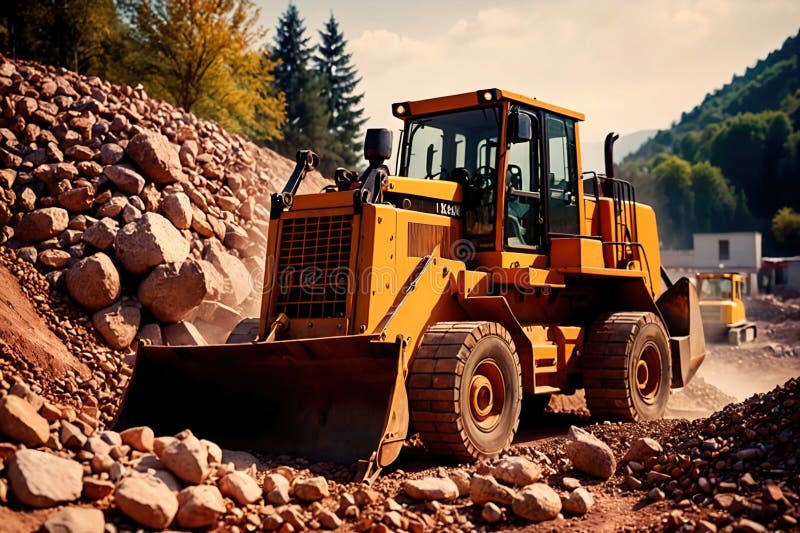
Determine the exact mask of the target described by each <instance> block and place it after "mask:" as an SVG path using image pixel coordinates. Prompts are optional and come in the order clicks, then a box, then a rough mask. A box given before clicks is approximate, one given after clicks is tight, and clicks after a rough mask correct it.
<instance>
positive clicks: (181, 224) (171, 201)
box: [161, 192, 192, 229]
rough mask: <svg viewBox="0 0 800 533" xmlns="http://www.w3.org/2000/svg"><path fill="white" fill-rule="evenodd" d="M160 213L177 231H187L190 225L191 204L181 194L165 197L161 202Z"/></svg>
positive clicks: (186, 197)
mask: <svg viewBox="0 0 800 533" xmlns="http://www.w3.org/2000/svg"><path fill="white" fill-rule="evenodd" d="M161 212H162V213H164V215H165V216H166V217H167V218H168V219H169V220H170V222H172V224H173V225H174V226H175V227H176V228H178V229H187V228H189V227H190V226H191V225H192V202H191V200H189V197H188V196H186V194H184V193H182V192H174V193H170V194H168V195H166V196H165V197H164V200H163V201H162V202H161Z"/></svg>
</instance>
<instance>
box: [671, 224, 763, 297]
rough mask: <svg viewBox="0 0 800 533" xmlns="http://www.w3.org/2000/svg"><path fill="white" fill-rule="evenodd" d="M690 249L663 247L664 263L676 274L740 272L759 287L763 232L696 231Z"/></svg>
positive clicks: (672, 273) (752, 285)
mask: <svg viewBox="0 0 800 533" xmlns="http://www.w3.org/2000/svg"><path fill="white" fill-rule="evenodd" d="M693 241H694V242H693V247H692V249H690V250H661V264H662V265H663V266H664V268H665V269H666V270H667V272H669V273H670V274H671V275H673V276H674V277H678V276H681V275H683V276H685V275H690V276H693V275H694V274H695V273H696V272H715V271H717V272H739V273H741V274H744V275H746V276H747V277H748V278H749V284H748V285H749V286H750V287H757V275H758V270H759V269H760V268H761V233H759V232H758V231H741V232H732V233H695V234H694V235H693Z"/></svg>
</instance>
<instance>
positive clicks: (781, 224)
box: [772, 207, 800, 253]
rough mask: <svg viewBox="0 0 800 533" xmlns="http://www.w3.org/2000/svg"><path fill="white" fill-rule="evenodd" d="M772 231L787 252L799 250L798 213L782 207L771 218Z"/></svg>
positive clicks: (799, 228) (799, 218) (799, 217)
mask: <svg viewBox="0 0 800 533" xmlns="http://www.w3.org/2000/svg"><path fill="white" fill-rule="evenodd" d="M772 233H773V235H775V239H776V240H777V241H778V242H779V243H781V244H783V245H784V246H785V247H786V250H787V251H788V252H789V253H796V252H800V213H798V212H797V211H795V210H794V209H792V208H791V207H783V208H781V209H779V210H778V212H777V213H775V216H774V217H773V218H772Z"/></svg>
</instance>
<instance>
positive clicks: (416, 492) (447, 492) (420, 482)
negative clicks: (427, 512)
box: [403, 477, 458, 501]
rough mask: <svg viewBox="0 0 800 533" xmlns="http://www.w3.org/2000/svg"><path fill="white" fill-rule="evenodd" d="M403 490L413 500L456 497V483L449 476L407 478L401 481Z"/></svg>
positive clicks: (450, 498)
mask: <svg viewBox="0 0 800 533" xmlns="http://www.w3.org/2000/svg"><path fill="white" fill-rule="evenodd" d="M403 491H405V493H406V494H408V495H409V496H410V497H411V498H414V499H415V500H425V501H430V500H455V499H456V498H458V485H456V484H455V482H454V481H453V480H452V479H450V478H441V477H426V478H422V479H409V480H407V481H406V482H405V483H403Z"/></svg>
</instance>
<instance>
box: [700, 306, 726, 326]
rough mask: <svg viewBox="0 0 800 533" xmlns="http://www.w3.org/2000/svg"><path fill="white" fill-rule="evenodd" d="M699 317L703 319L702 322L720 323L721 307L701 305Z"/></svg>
mask: <svg viewBox="0 0 800 533" xmlns="http://www.w3.org/2000/svg"><path fill="white" fill-rule="evenodd" d="M700 316H701V317H702V318H703V322H722V307H719V306H716V305H701V306H700Z"/></svg>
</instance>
